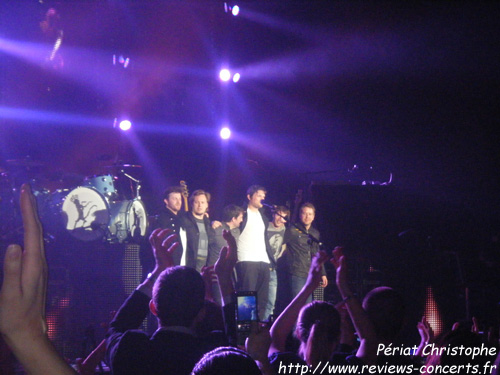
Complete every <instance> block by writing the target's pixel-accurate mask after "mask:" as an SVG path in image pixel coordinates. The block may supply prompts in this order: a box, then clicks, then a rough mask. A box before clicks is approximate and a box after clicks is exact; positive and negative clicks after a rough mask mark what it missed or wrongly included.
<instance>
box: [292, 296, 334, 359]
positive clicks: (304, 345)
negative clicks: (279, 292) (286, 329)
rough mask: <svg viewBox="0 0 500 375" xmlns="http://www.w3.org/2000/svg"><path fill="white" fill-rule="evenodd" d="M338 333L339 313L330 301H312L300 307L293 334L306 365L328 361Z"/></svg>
mask: <svg viewBox="0 0 500 375" xmlns="http://www.w3.org/2000/svg"><path fill="white" fill-rule="evenodd" d="M339 335H340V314H339V312H338V311H337V309H336V308H335V306H333V305H332V304H331V303H328V302H321V301H313V302H311V303H309V304H307V305H306V306H304V307H303V308H302V310H301V311H300V314H299V317H298V319H297V326H296V328H295V336H296V337H297V338H298V339H299V341H300V349H299V354H300V355H301V356H302V357H303V358H304V359H305V361H306V362H307V364H308V365H314V364H317V363H318V362H319V361H328V360H329V359H330V357H331V355H332V353H333V351H334V349H335V347H336V346H337V343H338V339H339Z"/></svg>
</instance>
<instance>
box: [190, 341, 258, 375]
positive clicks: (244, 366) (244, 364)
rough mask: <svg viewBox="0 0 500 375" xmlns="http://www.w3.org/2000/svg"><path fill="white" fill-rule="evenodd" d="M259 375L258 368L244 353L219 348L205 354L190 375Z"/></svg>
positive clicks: (229, 348)
mask: <svg viewBox="0 0 500 375" xmlns="http://www.w3.org/2000/svg"><path fill="white" fill-rule="evenodd" d="M226 374H239V375H261V372H260V370H259V367H258V366H257V364H256V363H255V361H254V360H253V359H252V357H250V356H249V355H248V354H247V353H246V352H244V351H243V350H240V349H236V348H233V347H220V348H217V349H214V350H212V351H211V352H208V353H206V354H205V355H204V356H203V357H202V358H201V359H200V360H199V361H198V363H197V364H196V365H195V366H194V369H193V371H192V372H191V375H226Z"/></svg>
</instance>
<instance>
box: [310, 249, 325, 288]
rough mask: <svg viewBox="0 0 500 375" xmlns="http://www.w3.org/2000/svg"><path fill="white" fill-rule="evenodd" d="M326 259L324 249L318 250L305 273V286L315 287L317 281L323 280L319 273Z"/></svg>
mask: <svg viewBox="0 0 500 375" xmlns="http://www.w3.org/2000/svg"><path fill="white" fill-rule="evenodd" d="M327 260H328V254H327V253H326V252H324V251H322V250H321V251H318V252H317V253H316V254H315V255H314V257H313V258H312V260H311V267H310V268H309V274H308V275H307V281H306V284H305V285H306V286H307V287H308V288H311V289H313V290H314V289H316V288H317V287H318V286H319V283H320V282H321V281H323V278H324V276H322V275H321V271H322V266H323V264H324V263H325V262H326V261H327Z"/></svg>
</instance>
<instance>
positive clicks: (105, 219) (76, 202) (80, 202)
mask: <svg viewBox="0 0 500 375" xmlns="http://www.w3.org/2000/svg"><path fill="white" fill-rule="evenodd" d="M61 211H62V212H61V214H62V217H63V225H64V228H65V229H66V230H67V231H68V232H69V233H70V234H71V235H72V236H73V237H75V238H77V239H79V240H82V241H94V240H98V239H101V238H102V237H103V236H104V235H106V233H107V227H108V223H109V219H110V215H109V207H108V204H107V202H106V199H105V198H104V197H103V196H102V195H101V194H100V193H99V192H97V191H96V190H94V189H92V188H88V187H77V188H75V189H73V190H71V191H70V192H69V194H68V195H66V196H65V198H64V202H63V204H62V209H61Z"/></svg>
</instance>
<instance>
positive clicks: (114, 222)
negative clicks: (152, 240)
mask: <svg viewBox="0 0 500 375" xmlns="http://www.w3.org/2000/svg"><path fill="white" fill-rule="evenodd" d="M110 208H111V221H110V223H109V238H108V239H109V240H110V241H111V242H120V243H121V242H126V241H127V242H128V241H129V240H140V239H141V238H143V237H145V236H146V231H147V229H148V221H147V218H148V216H147V214H146V207H145V206H144V203H143V202H142V201H140V200H138V199H134V200H129V201H122V202H112V203H111V204H110Z"/></svg>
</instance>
